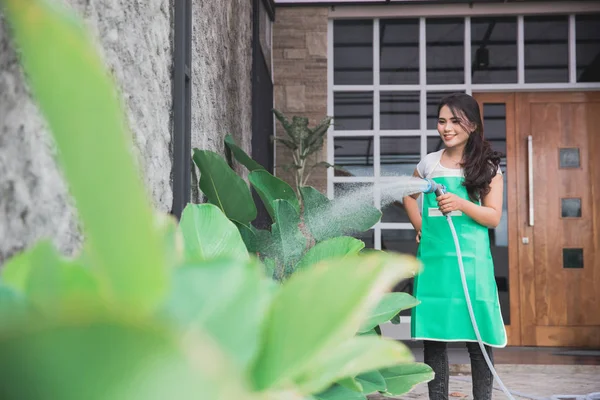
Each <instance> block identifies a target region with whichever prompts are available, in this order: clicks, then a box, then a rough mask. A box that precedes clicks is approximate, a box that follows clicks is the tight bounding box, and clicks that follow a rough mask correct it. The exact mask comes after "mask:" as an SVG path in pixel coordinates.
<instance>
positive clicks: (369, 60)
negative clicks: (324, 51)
mask: <svg viewBox="0 0 600 400" xmlns="http://www.w3.org/2000/svg"><path fill="white" fill-rule="evenodd" d="M333 82H334V83H335V84H336V85H372V84H373V21H372V20H352V21H341V20H336V21H334V22H333Z"/></svg>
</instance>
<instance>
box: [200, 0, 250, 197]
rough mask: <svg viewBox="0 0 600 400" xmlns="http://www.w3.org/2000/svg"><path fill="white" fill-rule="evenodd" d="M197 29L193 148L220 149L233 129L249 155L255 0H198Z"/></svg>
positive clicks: (219, 150)
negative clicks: (253, 1)
mask: <svg viewBox="0 0 600 400" xmlns="http://www.w3.org/2000/svg"><path fill="white" fill-rule="evenodd" d="M193 27H194V39H193V44H192V46H193V49H194V55H193V57H194V58H193V74H194V76H193V82H194V92H193V94H192V107H193V108H192V110H193V111H192V146H193V147H198V148H202V149H208V150H212V151H217V152H222V151H223V146H224V145H223V138H224V137H225V135H227V134H228V133H230V134H231V135H233V137H234V138H235V140H236V142H237V143H238V144H239V145H241V147H242V148H243V149H245V150H246V152H248V154H250V151H251V148H252V145H251V140H252V134H251V132H252V82H251V74H252V0H219V1H216V0H215V1H206V0H195V1H194V15H193ZM237 171H238V172H240V173H242V174H244V170H243V169H239V168H238V169H237ZM195 178H197V174H195ZM193 196H194V198H195V199H197V198H198V191H197V188H196V187H194V193H193Z"/></svg>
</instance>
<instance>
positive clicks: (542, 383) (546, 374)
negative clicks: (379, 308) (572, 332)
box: [369, 364, 600, 400]
mask: <svg viewBox="0 0 600 400" xmlns="http://www.w3.org/2000/svg"><path fill="white" fill-rule="evenodd" d="M497 370H498V374H499V375H500V378H501V379H502V381H503V382H504V384H505V385H506V386H507V387H508V389H509V390H511V391H517V392H521V393H524V394H527V395H531V396H535V397H538V398H549V397H550V396H551V395H556V394H569V395H585V394H588V393H592V392H600V366H590V365H585V366H582V365H511V364H504V365H499V366H498V367H497ZM453 371H454V372H455V373H456V375H453V376H452V378H451V381H450V393H451V395H450V398H451V399H457V400H458V399H472V398H473V395H472V393H471V383H470V378H469V375H468V372H469V366H468V365H454V366H453ZM465 373H466V374H465ZM496 386H497V385H496ZM497 387H498V386H497ZM514 397H515V399H523V398H526V397H519V396H514ZM395 398H396V399H419V400H421V399H422V400H425V399H428V395H427V385H426V384H424V385H419V386H418V387H417V388H415V389H414V390H413V391H412V392H411V393H409V394H406V395H404V396H400V397H395ZM369 399H370V400H380V399H385V397H383V396H378V395H375V396H370V397H369ZM493 399H494V400H496V399H498V400H501V399H506V396H505V395H504V394H503V393H502V392H501V391H499V390H496V391H494V395H493Z"/></svg>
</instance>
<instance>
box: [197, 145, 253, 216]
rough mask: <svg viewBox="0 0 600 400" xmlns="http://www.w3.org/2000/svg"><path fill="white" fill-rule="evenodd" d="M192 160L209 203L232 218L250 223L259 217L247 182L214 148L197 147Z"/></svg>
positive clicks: (201, 188)
mask: <svg viewBox="0 0 600 400" xmlns="http://www.w3.org/2000/svg"><path fill="white" fill-rule="evenodd" d="M193 159H194V163H195V164H196V165H197V166H198V169H200V190H202V193H204V194H205V195H206V197H207V199H208V201H209V202H211V203H212V204H214V205H216V206H217V207H219V208H220V209H221V210H222V211H223V213H225V215H227V218H229V219H231V220H232V221H235V222H239V223H242V224H249V223H250V221H252V220H254V218H256V206H255V205H254V201H253V200H252V194H251V193H250V190H249V189H248V185H247V184H246V182H244V180H243V179H242V178H240V177H239V176H237V175H236V173H235V172H234V171H233V170H232V169H231V168H230V167H229V165H227V163H226V162H225V160H223V158H221V157H220V156H219V155H218V154H216V153H214V152H212V151H208V150H198V149H194V157H193Z"/></svg>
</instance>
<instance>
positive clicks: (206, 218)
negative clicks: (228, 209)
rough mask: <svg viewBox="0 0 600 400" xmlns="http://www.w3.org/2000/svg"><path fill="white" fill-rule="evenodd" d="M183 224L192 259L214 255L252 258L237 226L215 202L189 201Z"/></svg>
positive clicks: (196, 259)
mask: <svg viewBox="0 0 600 400" xmlns="http://www.w3.org/2000/svg"><path fill="white" fill-rule="evenodd" d="M180 226H181V231H182V233H183V240H184V249H185V256H186V260H188V261H203V260H210V259H213V258H230V259H233V260H241V261H245V260H248V259H249V257H250V256H249V255H248V250H247V249H246V245H245V244H244V241H243V240H242V237H241V236H240V232H239V231H238V229H237V228H236V226H235V225H234V224H233V222H231V221H230V220H229V219H227V217H226V216H225V214H223V212H222V211H221V210H220V209H219V208H218V207H217V206H215V205H212V204H188V205H187V206H186V207H185V209H184V210H183V213H182V215H181V222H180Z"/></svg>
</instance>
